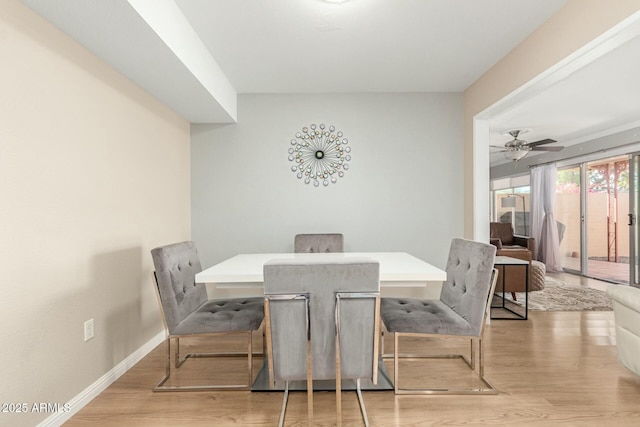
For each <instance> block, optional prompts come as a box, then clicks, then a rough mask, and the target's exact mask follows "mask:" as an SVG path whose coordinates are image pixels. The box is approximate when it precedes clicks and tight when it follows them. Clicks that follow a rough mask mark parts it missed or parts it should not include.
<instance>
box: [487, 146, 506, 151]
mask: <svg viewBox="0 0 640 427" xmlns="http://www.w3.org/2000/svg"><path fill="white" fill-rule="evenodd" d="M489 147H491V148H499V149H501V150H504V145H490V146H489Z"/></svg>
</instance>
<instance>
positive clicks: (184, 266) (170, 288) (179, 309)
mask: <svg viewBox="0 0 640 427" xmlns="http://www.w3.org/2000/svg"><path fill="white" fill-rule="evenodd" d="M151 256H152V258H153V264H154V266H155V269H156V271H155V274H156V282H157V286H158V292H159V294H160V300H161V302H162V310H163V311H164V319H165V322H166V323H167V329H169V333H170V334H172V333H173V332H174V329H175V328H176V326H178V325H179V324H180V322H181V321H182V320H184V318H185V317H186V316H188V315H189V314H191V313H192V312H193V311H194V310H195V309H197V308H198V307H200V306H201V305H202V304H203V303H204V302H206V301H207V290H206V288H205V287H204V285H202V284H200V285H198V284H196V281H195V276H196V274H197V273H199V272H200V271H202V267H201V265H200V259H199V258H198V250H197V249H196V246H195V244H194V243H193V242H181V243H174V244H172V245H167V246H161V247H158V248H155V249H152V250H151Z"/></svg>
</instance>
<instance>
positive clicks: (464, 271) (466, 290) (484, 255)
mask: <svg viewBox="0 0 640 427" xmlns="http://www.w3.org/2000/svg"><path fill="white" fill-rule="evenodd" d="M495 255H496V247H495V246H493V245H489V244H485V243H480V242H474V241H471V240H464V239H453V240H452V242H451V249H450V250H449V259H448V260H447V267H446V271H447V280H446V281H445V282H444V283H443V284H442V291H441V292H440V301H442V302H443V303H444V304H446V305H447V306H449V308H451V309H452V310H453V311H455V312H456V313H457V314H458V315H459V316H460V317H462V318H463V319H465V320H466V321H467V322H468V323H469V326H470V327H471V329H472V330H473V331H474V333H475V334H476V335H480V332H481V331H482V322H483V316H484V313H485V310H486V305H487V295H488V294H489V291H490V288H491V274H492V271H493V263H494V261H495Z"/></svg>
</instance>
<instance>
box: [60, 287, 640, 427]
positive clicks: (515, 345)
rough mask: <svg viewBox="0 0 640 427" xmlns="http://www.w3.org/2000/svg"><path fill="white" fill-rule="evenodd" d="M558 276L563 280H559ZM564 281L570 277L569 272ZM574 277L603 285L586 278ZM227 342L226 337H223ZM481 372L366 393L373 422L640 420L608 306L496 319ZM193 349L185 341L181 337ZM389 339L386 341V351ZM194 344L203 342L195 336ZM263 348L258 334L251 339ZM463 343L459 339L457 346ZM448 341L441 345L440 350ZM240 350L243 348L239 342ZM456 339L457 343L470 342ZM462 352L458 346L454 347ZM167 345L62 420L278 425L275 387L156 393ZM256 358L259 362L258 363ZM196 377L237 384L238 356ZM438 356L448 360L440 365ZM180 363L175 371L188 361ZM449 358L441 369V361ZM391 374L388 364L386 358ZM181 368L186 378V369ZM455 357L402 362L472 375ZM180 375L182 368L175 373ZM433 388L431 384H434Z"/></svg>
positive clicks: (324, 415) (355, 421)
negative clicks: (409, 389)
mask: <svg viewBox="0 0 640 427" xmlns="http://www.w3.org/2000/svg"><path fill="white" fill-rule="evenodd" d="M559 278H560V277H559ZM569 279H572V278H571V277H569ZM574 283H577V284H580V283H582V284H583V285H585V286H592V287H598V286H601V287H606V285H599V284H598V283H597V281H596V282H589V279H580V278H575V279H574ZM219 343H220V344H219V345H221V346H223V347H228V346H230V345H231V343H229V342H225V341H219ZM485 343H486V347H485V358H486V362H485V369H486V376H487V378H488V379H489V380H490V381H491V382H492V383H493V384H494V385H495V386H496V387H497V388H498V389H499V391H500V393H499V394H498V395H496V396H395V395H394V394H393V392H392V391H384V392H379V391H377V392H373V391H372V392H364V400H365V403H366V407H367V411H368V413H369V420H370V422H371V425H373V426H430V425H467V424H476V425H508V426H518V425H536V426H538V425H562V426H572V425H579V426H616V425H617V426H637V425H640V377H638V376H636V375H634V374H633V373H632V372H630V371H628V370H627V369H625V368H624V367H622V366H621V365H620V364H619V363H618V361H617V359H616V347H615V330H614V319H613V312H535V311H532V312H530V314H529V320H527V321H516V320H493V321H492V322H491V325H490V326H488V327H487V331H486V335H485ZM186 344H187V346H189V344H188V343H186ZM391 344H392V340H391V339H387V340H386V348H387V350H388V351H390V350H391V347H390V345H391ZM192 345H193V347H194V348H195V347H197V346H200V345H201V343H199V342H194V343H192ZM255 345H256V347H257V348H261V339H260V337H259V336H258V337H257V339H256V342H255ZM461 345H462V344H461ZM445 347H446V348H445ZM449 347H450V346H447V345H445V344H442V343H441V342H438V341H407V342H406V344H402V350H406V351H415V350H417V349H426V350H429V351H439V350H442V351H444V352H449V351H450V350H452V349H451V348H449ZM239 348H242V345H240V346H239ZM466 348H467V346H466V345H462V346H461V347H460V348H459V349H466ZM455 349H458V348H455ZM163 360H164V344H163V345H160V346H159V347H158V348H156V349H155V350H154V351H152V352H151V353H150V354H149V355H148V356H147V357H145V358H144V359H143V360H142V361H141V362H140V363H138V364H137V365H136V366H135V367H133V368H132V369H131V370H130V371H129V372H127V373H126V374H125V375H123V376H122V377H121V378H120V379H119V380H118V381H117V382H116V383H114V384H113V385H112V386H111V387H109V388H108V389H107V390H106V391H105V392H103V393H102V394H101V395H100V396H98V397H97V398H96V399H94V400H93V401H92V402H91V403H89V404H88V405H87V406H86V407H85V408H83V409H82V410H81V411H80V412H79V413H78V414H76V415H75V416H74V417H73V418H72V419H71V420H70V421H69V422H68V423H67V424H66V425H67V426H84V425H91V426H96V425H98V426H101V425H102V426H111V425H113V426H116V425H117V426H194V425H202V426H274V425H276V424H277V421H278V416H279V411H280V407H281V403H282V393H281V392H259V393H257V392H253V393H252V392H248V391H220V392H196V393H194V392H188V393H175V392H172V393H153V392H152V391H151V388H152V387H153V385H155V384H156V383H157V382H158V381H159V380H160V378H161V377H162V374H163V366H164V365H163ZM259 362H260V361H259V360H257V361H256V366H257V365H258V364H259ZM189 363H197V364H200V365H199V366H195V365H193V366H192V367H194V368H196V369H197V370H198V372H200V373H202V375H205V374H209V375H213V376H214V377H215V378H217V379H218V380H229V379H230V378H231V377H232V376H235V378H238V379H239V381H241V379H242V377H240V376H238V375H240V374H241V369H242V367H243V364H242V362H240V361H233V360H228V359H227V360H222V361H221V362H218V361H212V360H211V359H208V360H197V361H196V360H194V361H189V362H187V364H189ZM443 363H444V364H443ZM187 364H185V365H184V366H183V367H182V368H180V370H179V371H181V370H182V369H185V368H187ZM445 364H446V366H445ZM213 366H215V367H216V369H215V372H209V371H211V369H210V368H211V367H213ZM387 366H388V370H389V372H390V373H392V371H393V364H392V363H387ZM188 372H189V371H188V370H185V371H184V375H187V374H188ZM469 372H470V371H469V370H468V368H465V365H462V364H461V363H459V362H456V361H446V362H440V361H435V362H434V361H412V362H406V364H401V369H400V373H401V379H404V380H405V382H403V384H405V385H409V386H411V385H417V383H419V382H421V381H431V382H433V381H435V382H436V383H437V382H438V381H442V382H444V383H448V382H449V381H463V382H464V381H469V382H472V381H473V377H471V376H469ZM180 374H181V375H182V374H183V373H182V372H180ZM436 385H437V384H436ZM314 397H315V405H314V408H315V418H314V425H317V426H330V425H335V412H334V411H335V394H334V393H332V392H317V393H315V394H314ZM286 425H287V426H299V425H306V395H305V394H304V393H302V392H295V393H292V394H291V397H290V402H289V409H288V412H287V419H286ZM343 425H347V426H351V425H362V424H361V421H360V413H359V409H358V404H357V399H356V396H355V393H353V392H349V393H343Z"/></svg>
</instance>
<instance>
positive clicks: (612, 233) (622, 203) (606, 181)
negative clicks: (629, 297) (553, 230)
mask: <svg viewBox="0 0 640 427" xmlns="http://www.w3.org/2000/svg"><path fill="white" fill-rule="evenodd" d="M634 158H635V157H634ZM634 161H635V162H636V164H634V163H633V161H632V162H631V166H632V168H633V167H634V166H635V170H636V172H635V175H634V173H633V172H632V171H630V162H629V156H626V155H625V156H617V157H610V158H606V159H602V160H597V161H591V162H587V163H581V164H579V165H571V166H567V167H565V168H561V169H559V170H558V182H557V190H556V208H555V212H554V215H555V217H556V220H557V221H558V234H559V237H560V253H561V254H562V257H563V267H564V269H565V270H567V271H569V272H573V273H579V274H582V275H585V276H590V277H595V278H597V279H604V280H607V281H611V282H618V283H629V280H630V276H631V275H634V277H635V280H639V281H640V278H639V276H640V274H639V272H638V271H637V270H638V267H636V265H637V258H636V257H637V255H636V252H635V251H636V249H635V248H637V247H638V239H639V238H638V237H637V236H638V233H637V230H636V229H635V227H637V224H636V225H635V226H634V227H631V228H632V229H633V230H632V232H631V233H630V232H629V227H628V226H627V224H628V222H629V219H628V218H629V217H628V215H629V212H631V210H630V209H631V208H633V206H632V205H631V203H630V202H631V198H630V195H631V194H634V195H636V199H635V202H634V203H635V205H636V206H637V204H638V203H639V202H638V201H637V200H638V198H637V194H638V193H637V192H638V191H639V190H638V183H637V182H635V185H636V186H635V192H632V191H630V189H631V188H633V184H634V183H633V180H632V179H630V177H632V176H634V177H635V179H636V181H637V179H638V178H637V177H638V172H637V171H638V164H637V163H638V162H639V161H638V159H635V160H634ZM634 233H635V234H634ZM632 253H633V256H632V255H631V254H632ZM632 261H633V262H632Z"/></svg>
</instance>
